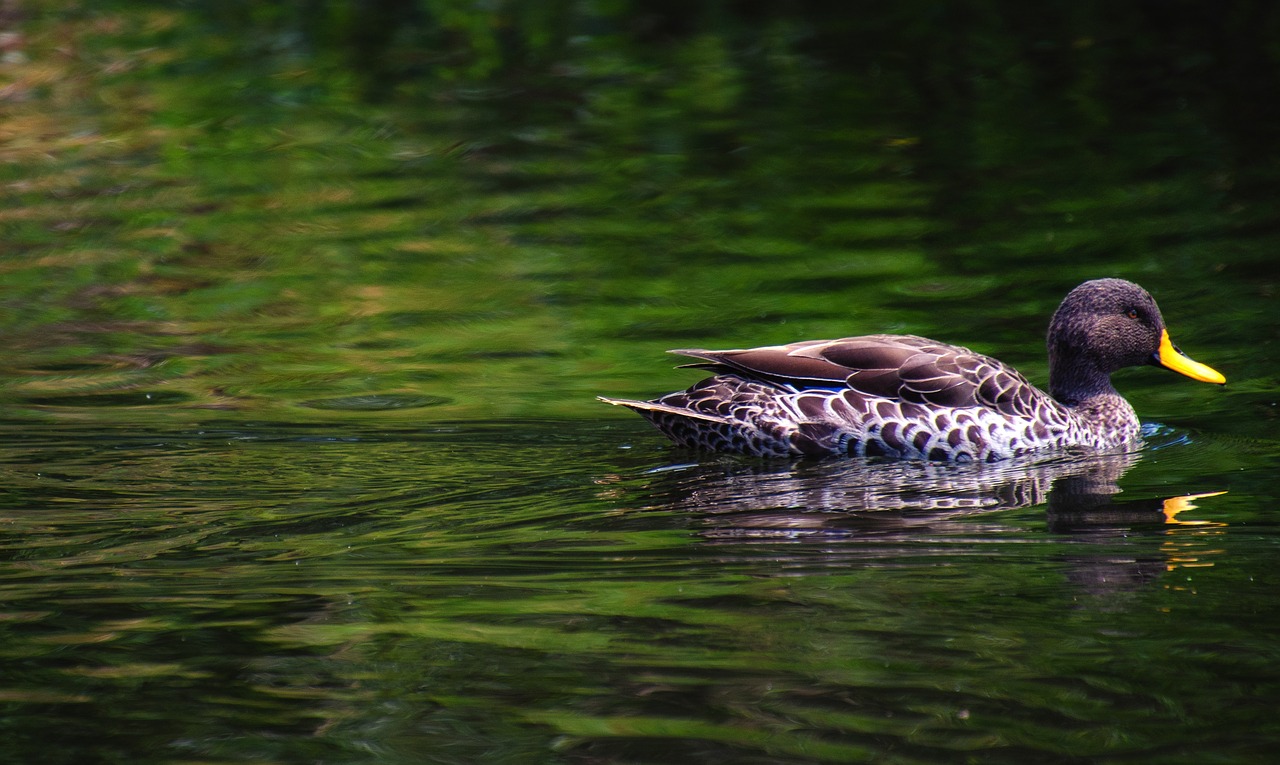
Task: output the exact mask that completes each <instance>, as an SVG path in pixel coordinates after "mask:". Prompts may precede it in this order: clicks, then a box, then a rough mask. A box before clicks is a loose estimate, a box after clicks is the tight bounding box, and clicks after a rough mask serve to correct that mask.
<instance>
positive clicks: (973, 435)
mask: <svg viewBox="0 0 1280 765" xmlns="http://www.w3.org/2000/svg"><path fill="white" fill-rule="evenodd" d="M1048 346H1049V358H1050V376H1049V377H1050V386H1049V392H1045V391H1043V390H1040V389H1039V388H1037V387H1035V386H1034V385H1032V384H1031V383H1030V382H1029V381H1028V380H1027V379H1026V378H1025V377H1023V375H1022V374H1020V373H1019V372H1018V371H1017V370H1015V369H1014V368H1012V367H1010V366H1009V365H1007V364H1005V363H1003V362H1001V361H999V360H997V359H994V358H991V357H990V356H984V355H982V354H978V353H974V352H973V351H971V350H969V349H968V348H963V347H960V346H955V345H948V344H946V343H940V342H937V341H934V340H929V339H927V338H923V337H916V336H914V335H866V336H861V337H846V338H841V339H838V340H813V341H806V342H799V343H792V344H788V345H775V346H766V347H761V348H750V349H741V350H727V351H710V350H701V349H694V350H677V351H672V353H676V354H680V355H683V356H688V357H692V358H694V359H697V360H698V361H697V362H695V363H693V364H690V365H688V366H691V367H697V368H702V369H706V370H708V371H711V372H712V373H713V375H712V376H711V377H708V378H706V379H704V380H702V381H701V382H698V383H696V384H695V385H693V386H692V387H690V388H689V389H687V390H684V391H679V392H676V393H670V394H667V395H665V396H661V397H659V398H656V399H653V400H650V401H632V400H627V399H609V398H604V399H602V400H604V401H606V402H607V403H611V404H617V405H620V406H625V407H629V408H631V409H633V410H635V411H637V412H639V413H640V414H641V415H643V416H644V417H645V418H647V419H648V420H649V421H650V422H652V423H653V424H654V425H655V426H657V427H658V429H659V430H661V431H662V432H663V433H665V434H666V435H667V436H668V437H670V438H671V439H672V440H673V441H675V442H676V443H677V444H680V445H682V446H686V447H691V448H697V449H705V450H709V451H717V452H735V453H741V454H755V455H761V456H800V455H845V456H858V457H897V458H907V459H928V460H941V461H957V462H968V461H996V460H1001V459H1006V458H1009V457H1014V456H1017V455H1021V454H1026V453H1029V452H1034V451H1041V450H1060V449H1081V450H1089V451H1100V450H1112V449H1119V448H1124V447H1125V446H1126V445H1129V444H1132V443H1134V442H1136V441H1137V440H1138V439H1139V437H1140V423H1139V421H1138V417H1137V414H1136V413H1135V412H1134V410H1133V407H1132V406H1130V405H1129V403H1128V402H1127V401H1125V399H1124V398H1123V397H1122V396H1121V395H1120V394H1119V393H1117V392H1116V390H1115V388H1114V387H1112V385H1111V380H1110V375H1111V372H1113V371H1115V370H1117V369H1120V368H1123V367H1127V366H1137V365H1141V364H1148V363H1150V364H1156V365H1159V366H1164V367H1167V368H1170V369H1173V370H1174V371H1178V372H1181V373H1183V374H1186V375H1188V376H1191V377H1193V378H1195V379H1199V380H1203V381H1206V382H1217V383H1221V382H1225V380H1224V379H1223V378H1222V375H1220V374H1218V373H1217V372H1215V371H1214V370H1212V369H1210V368H1209V367H1206V366H1204V365H1203V364H1198V363H1197V362H1194V361H1191V360H1190V359H1188V358H1187V357H1186V356H1184V355H1182V353H1181V352H1180V351H1178V350H1177V349H1176V348H1175V347H1174V346H1173V345H1172V343H1171V342H1169V338H1168V333H1167V331H1166V330H1165V328H1164V323H1163V319H1162V318H1161V316H1160V312H1159V309H1158V308H1157V307H1156V304H1155V301H1154V300H1153V299H1152V298H1151V296H1150V295H1149V294H1147V292H1146V291H1145V290H1143V289H1142V288H1141V287H1139V286H1137V285H1136V284H1133V283H1131V282H1126V281H1123V280H1120V279H1099V280H1095V281H1090V282H1085V283H1084V284H1082V285H1080V286H1079V287H1077V288H1076V289H1075V290H1072V292H1071V293H1070V294H1069V295H1068V296H1067V297H1066V299H1064V300H1063V302H1062V305H1061V306H1059V308H1058V311H1057V312H1056V313H1055V314H1054V317H1053V320H1052V322H1051V323H1050V328H1049V335H1048Z"/></svg>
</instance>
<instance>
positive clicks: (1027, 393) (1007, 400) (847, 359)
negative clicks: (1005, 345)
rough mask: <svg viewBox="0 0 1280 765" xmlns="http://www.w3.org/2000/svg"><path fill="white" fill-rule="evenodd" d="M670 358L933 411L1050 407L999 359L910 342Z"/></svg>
mask: <svg viewBox="0 0 1280 765" xmlns="http://www.w3.org/2000/svg"><path fill="white" fill-rule="evenodd" d="M671 352H672V353H675V354H679V355H682V356H689V357H692V358H696V359H700V360H701V361H700V363H697V364H689V365H687V366H692V367H700V368H705V369H710V370H712V371H716V372H720V373H724V372H728V373H734V374H738V375H742V376H745V377H749V378H752V379H756V380H762V381H766V382H770V383H774V384H777V385H782V386H787V387H791V388H794V389H797V390H803V389H811V388H832V389H847V390H848V392H852V393H853V394H854V395H861V396H865V397H875V398H884V399H895V400H900V401H906V402H911V403H915V404H922V405H924V406H927V407H931V408H953V407H983V408H988V409H992V410H995V411H998V412H1000V413H1002V414H1006V415H1010V416H1015V417H1031V416H1033V415H1034V414H1035V412H1036V410H1037V409H1038V408H1039V407H1040V406H1043V404H1044V402H1045V400H1049V401H1051V400H1052V399H1050V398H1049V396H1048V394H1046V393H1044V392H1043V391H1040V390H1039V389H1037V388H1036V387H1035V386H1033V385H1032V384H1031V383H1030V382H1028V381H1027V379H1026V378H1025V377H1023V376H1022V374H1020V373H1019V372H1018V371H1017V370H1016V369H1014V368H1012V367H1010V366H1008V365H1007V364H1005V363H1003V362H1001V361H999V360H997V359H993V358H991V357H990V356H984V355H982V354H980V353H974V352H973V351H971V350H969V349H968V348H962V347H960V346H956V345H947V344H946V343H939V342H937V341H935V340H929V339H928V338H924V337H916V336H914V335H866V336H863V337H845V338H840V339H838V340H810V341H806V342H801V343H791V344H789V345H773V346H766V347H762V348H748V349H742V350H728V351H709V350H701V349H684V350H675V351H671ZM846 395H848V393H846Z"/></svg>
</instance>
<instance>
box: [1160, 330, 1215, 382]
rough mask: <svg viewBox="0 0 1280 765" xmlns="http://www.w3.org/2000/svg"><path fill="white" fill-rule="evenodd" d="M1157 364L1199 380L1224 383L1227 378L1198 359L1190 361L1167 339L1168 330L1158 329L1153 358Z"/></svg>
mask: <svg viewBox="0 0 1280 765" xmlns="http://www.w3.org/2000/svg"><path fill="white" fill-rule="evenodd" d="M1153 361H1155V362H1156V363H1157V364H1159V365H1160V366H1162V367H1164V368H1165V369H1172V370H1173V371H1175V372H1177V373H1179V374H1184V375H1186V376H1187V377H1190V378H1191V379H1192V380H1199V381H1200V382H1207V383H1217V384H1219V385H1225V384H1226V382H1227V378H1225V377H1223V376H1222V375H1221V374H1220V373H1219V372H1218V370H1216V369H1214V368H1213V367H1209V366H1205V365H1204V364H1201V363H1200V362H1198V361H1192V360H1191V359H1190V358H1188V357H1187V355H1186V354H1184V353H1183V352H1182V351H1180V350H1178V348H1177V346H1175V345H1174V344H1173V341H1172V340H1170V339H1169V330H1167V329H1164V330H1161V331H1160V350H1158V351H1156V354H1155V358H1154V359H1153Z"/></svg>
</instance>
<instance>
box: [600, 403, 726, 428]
mask: <svg viewBox="0 0 1280 765" xmlns="http://www.w3.org/2000/svg"><path fill="white" fill-rule="evenodd" d="M596 398H597V399H598V400H600V401H603V402H605V403H606V404H613V405H614V406H625V407H627V408H628V409H633V410H635V411H637V412H639V413H640V414H646V413H648V412H654V413H658V414H669V415H674V416H676V417H687V418H689V419H691V420H704V421H706V422H718V423H729V422H731V420H730V419H729V418H728V417H725V416H723V415H718V414H707V413H706V412H698V411H694V410H693V409H686V408H684V407H680V406H671V405H670V404H663V403H661V402H658V401H634V400H632V399H629V398H608V397H606V396H596ZM646 416H647V414H646Z"/></svg>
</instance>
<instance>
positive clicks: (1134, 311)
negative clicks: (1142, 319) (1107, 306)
mask: <svg viewBox="0 0 1280 765" xmlns="http://www.w3.org/2000/svg"><path fill="white" fill-rule="evenodd" d="M1124 315H1125V316H1128V317H1129V318H1130V319H1136V318H1138V309H1136V308H1130V309H1129V310H1127V311H1125V312H1124Z"/></svg>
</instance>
